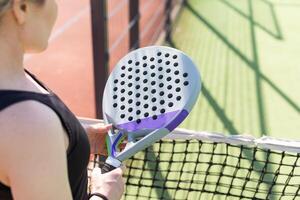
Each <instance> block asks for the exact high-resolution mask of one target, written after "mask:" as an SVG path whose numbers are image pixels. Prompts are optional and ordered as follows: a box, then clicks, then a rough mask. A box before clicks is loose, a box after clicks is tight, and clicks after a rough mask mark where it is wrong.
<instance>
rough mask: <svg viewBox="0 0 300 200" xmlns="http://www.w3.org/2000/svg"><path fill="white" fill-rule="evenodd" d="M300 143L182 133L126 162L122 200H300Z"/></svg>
mask: <svg viewBox="0 0 300 200" xmlns="http://www.w3.org/2000/svg"><path fill="white" fill-rule="evenodd" d="M299 156H300V142H295V141H288V140H277V139H273V138H269V137H263V138H260V139H255V138H253V137H250V136H238V135H236V136H224V135H221V134H215V133H206V132H192V131H188V130H183V129H177V130H175V131H174V132H173V133H172V134H170V135H169V136H168V137H166V138H164V139H163V140H161V141H159V142H157V143H156V144H154V145H153V146H151V147H150V148H147V149H146V150H145V151H143V152H140V153H138V154H136V155H135V156H134V157H132V158H131V159H130V160H128V161H127V162H126V166H127V173H126V175H125V177H126V190H125V194H124V198H123V199H130V200H131V199H139V200H140V199H176V200H177V199H182V200H185V199H207V200H208V199H288V200H291V199H300V159H299Z"/></svg>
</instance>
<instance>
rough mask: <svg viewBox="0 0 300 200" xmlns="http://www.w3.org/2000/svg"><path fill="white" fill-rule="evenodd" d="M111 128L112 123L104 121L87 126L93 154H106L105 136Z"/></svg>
mask: <svg viewBox="0 0 300 200" xmlns="http://www.w3.org/2000/svg"><path fill="white" fill-rule="evenodd" d="M111 128H112V125H111V124H109V125H105V124H103V123H98V124H93V125H87V126H85V130H86V132H87V135H88V138H89V141H90V145H91V154H102V155H106V147H105V137H106V134H107V132H108V131H109V129H111Z"/></svg>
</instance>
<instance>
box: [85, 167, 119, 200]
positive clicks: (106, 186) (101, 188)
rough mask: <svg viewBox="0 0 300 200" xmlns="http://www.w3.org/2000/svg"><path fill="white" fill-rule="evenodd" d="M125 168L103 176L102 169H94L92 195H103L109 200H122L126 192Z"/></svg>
mask: <svg viewBox="0 0 300 200" xmlns="http://www.w3.org/2000/svg"><path fill="white" fill-rule="evenodd" d="M123 171H124V168H117V169H115V170H113V171H111V172H108V173H105V174H101V169H100V168H97V167H96V168H94V169H93V172H92V176H91V193H92V194H93V193H101V194H103V195H104V196H106V197H107V198H108V199H109V200H120V199H121V197H122V195H123V192H124V186H125V183H124V180H123V177H122V175H123Z"/></svg>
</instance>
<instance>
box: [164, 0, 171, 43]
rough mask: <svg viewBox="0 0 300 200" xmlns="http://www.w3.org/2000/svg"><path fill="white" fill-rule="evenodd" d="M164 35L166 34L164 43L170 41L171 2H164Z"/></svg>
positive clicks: (169, 0) (168, 0) (167, 0)
mask: <svg viewBox="0 0 300 200" xmlns="http://www.w3.org/2000/svg"><path fill="white" fill-rule="evenodd" d="M165 13H166V18H165V27H164V28H165V33H166V36H165V37H166V38H165V40H166V41H169V40H170V32H171V13H172V0H166V2H165Z"/></svg>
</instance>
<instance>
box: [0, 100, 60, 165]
mask: <svg viewBox="0 0 300 200" xmlns="http://www.w3.org/2000/svg"><path fill="white" fill-rule="evenodd" d="M0 129H1V132H0V137H1V140H0V158H4V159H5V163H9V162H8V159H9V158H10V156H9V155H10V154H12V155H13V154H18V153H19V152H22V151H25V149H24V148H27V149H26V150H29V151H30V148H39V145H37V144H40V145H41V146H40V147H42V146H43V145H44V144H43V143H47V144H49V143H50V144H51V142H59V141H60V142H63V143H65V138H64V135H65V134H63V133H64V132H65V131H64V129H63V127H62V124H61V122H60V119H59V117H58V116H57V115H56V113H55V112H54V111H53V110H52V109H51V108H49V107H48V106H46V105H44V104H41V103H39V102H36V101H24V102H21V103H18V104H14V105H13V106H10V107H8V108H6V109H5V110H3V111H1V113H0ZM44 146H45V145H44ZM64 146H65V145H64ZM32 151H34V149H32ZM1 154H4V155H1ZM1 163H2V165H1ZM1 166H3V160H2V161H1V159H0V168H1Z"/></svg>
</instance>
